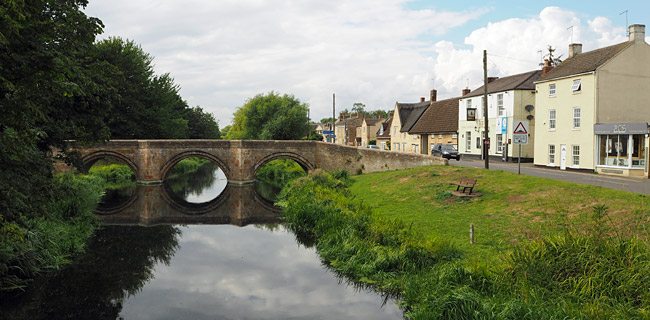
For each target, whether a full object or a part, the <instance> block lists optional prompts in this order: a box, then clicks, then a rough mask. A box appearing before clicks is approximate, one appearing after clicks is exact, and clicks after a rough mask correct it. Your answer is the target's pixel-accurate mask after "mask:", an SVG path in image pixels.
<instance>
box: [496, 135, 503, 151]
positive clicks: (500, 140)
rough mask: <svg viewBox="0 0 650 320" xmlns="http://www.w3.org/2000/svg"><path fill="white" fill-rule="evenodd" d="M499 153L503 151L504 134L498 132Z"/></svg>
mask: <svg viewBox="0 0 650 320" xmlns="http://www.w3.org/2000/svg"><path fill="white" fill-rule="evenodd" d="M497 153H503V135H501V134H497Z"/></svg>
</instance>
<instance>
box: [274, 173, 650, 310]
mask: <svg viewBox="0 0 650 320" xmlns="http://www.w3.org/2000/svg"><path fill="white" fill-rule="evenodd" d="M460 176H471V177H476V178H477V179H478V184H477V187H476V191H477V193H478V194H479V196H478V197H475V198H471V199H468V200H461V199H457V198H454V197H452V195H451V193H449V191H450V190H452V189H453V186H451V185H450V184H449V183H450V182H452V181H457V180H458V178H459V177H460ZM354 179H355V181H354V182H353V183H351V182H350V181H346V179H342V180H340V179H336V178H334V177H332V176H331V175H329V174H328V173H325V172H322V171H318V172H316V173H314V174H312V175H310V176H308V177H306V178H301V179H298V180H296V181H295V182H294V183H290V184H289V185H288V187H287V188H285V189H284V190H283V191H282V195H281V201H279V202H278V203H279V204H280V205H282V206H283V208H284V215H285V219H286V221H287V224H288V226H289V227H290V228H291V229H292V230H294V232H295V233H296V234H297V235H298V238H299V239H301V241H303V243H305V244H307V245H310V244H311V245H314V246H315V247H316V249H317V251H318V252H319V254H320V255H321V257H322V258H323V260H324V262H325V263H327V264H328V265H329V266H330V267H331V268H332V269H333V270H335V271H336V272H338V273H340V274H341V275H344V276H346V277H348V278H350V279H352V280H353V281H355V282H357V283H360V284H364V285H367V286H371V287H373V288H375V289H376V290H379V291H381V292H384V293H386V294H389V295H393V296H396V297H397V298H398V300H399V304H400V305H401V306H402V308H403V309H404V310H405V316H406V317H409V318H415V319H565V318H571V319H613V318H618V319H620V318H647V317H648V316H650V314H648V311H647V310H649V308H650V299H649V298H650V289H648V288H647V286H646V285H644V283H648V281H650V247H649V246H648V244H647V238H648V233H647V228H646V227H645V226H646V225H647V221H648V219H649V214H648V212H649V211H648V208H646V205H645V202H647V197H646V196H643V195H638V194H631V193H627V192H622V191H615V190H609V189H604V188H600V187H593V186H586V185H578V184H573V183H567V182H562V181H555V180H549V179H543V178H536V177H529V176H518V175H515V174H511V173H507V172H501V171H487V170H481V169H466V168H455V167H425V168H417V169H411V170H402V171H392V172H383V173H373V174H364V175H363V176H356V177H355V178H354ZM470 223H473V224H474V225H475V226H476V238H475V239H476V242H475V243H474V244H469V225H470Z"/></svg>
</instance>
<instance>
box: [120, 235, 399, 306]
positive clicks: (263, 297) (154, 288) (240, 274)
mask: <svg viewBox="0 0 650 320" xmlns="http://www.w3.org/2000/svg"><path fill="white" fill-rule="evenodd" d="M180 244H181V249H180V250H179V251H178V252H177V253H176V255H175V256H174V258H173V259H172V262H171V265H170V266H165V265H158V266H156V274H155V279H153V280H152V281H151V282H150V283H149V284H147V285H146V286H145V287H144V288H143V290H142V292H140V293H139V294H137V295H136V296H135V297H131V298H130V299H129V300H127V301H125V303H124V309H123V311H122V316H123V317H124V318H125V319H132V318H138V319H188V318H192V319H289V318H301V319H304V318H308V319H313V318H319V319H401V318H402V312H401V311H400V310H399V308H398V307H397V306H395V305H394V304H392V303H388V304H386V305H385V306H384V307H381V302H382V298H381V297H380V296H378V295H376V294H374V293H366V292H357V291H356V289H354V288H353V287H348V286H345V285H339V284H338V279H337V278H336V277H335V276H334V275H333V274H332V273H330V272H329V271H326V270H325V269H324V267H323V266H321V263H320V260H319V257H318V255H317V254H316V252H315V251H314V250H313V249H307V248H304V247H302V246H299V245H298V244H297V243H296V241H295V240H294V236H293V235H292V234H291V233H290V232H288V231H285V230H279V231H274V232H270V231H268V230H262V229H257V228H255V227H252V226H248V227H244V228H239V227H234V226H228V225H220V226H190V227H187V229H185V230H184V231H183V237H182V239H181V241H180Z"/></svg>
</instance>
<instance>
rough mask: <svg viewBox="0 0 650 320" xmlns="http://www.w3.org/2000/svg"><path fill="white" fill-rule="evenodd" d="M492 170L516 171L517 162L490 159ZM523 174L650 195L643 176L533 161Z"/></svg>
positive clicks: (478, 163) (477, 164) (475, 163)
mask: <svg viewBox="0 0 650 320" xmlns="http://www.w3.org/2000/svg"><path fill="white" fill-rule="evenodd" d="M449 165H450V166H459V167H471V168H485V161H483V160H466V159H462V160H460V161H456V160H450V161H449ZM490 170H502V171H510V172H515V173H516V172H517V163H511V162H502V161H490ZM521 174H525V175H529V176H536V177H543V178H550V179H557V180H563V181H569V182H576V183H582V184H590V185H594V186H600V187H605V188H610V189H618V190H624V191H630V192H635V193H641V194H647V195H650V180H649V179H643V178H629V177H618V176H608V175H602V174H595V173H587V172H577V171H571V170H559V169H551V168H545V167H540V166H535V165H534V164H532V163H522V164H521Z"/></svg>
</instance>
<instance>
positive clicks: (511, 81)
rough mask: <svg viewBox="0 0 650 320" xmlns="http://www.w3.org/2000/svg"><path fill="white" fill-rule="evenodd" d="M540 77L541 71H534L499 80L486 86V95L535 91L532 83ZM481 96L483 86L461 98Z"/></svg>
mask: <svg viewBox="0 0 650 320" xmlns="http://www.w3.org/2000/svg"><path fill="white" fill-rule="evenodd" d="M541 76H542V71H541V70H534V71H528V72H526V73H520V74H515V75H512V76H507V77H503V78H499V79H496V80H494V81H492V82H490V83H488V84H487V88H488V90H487V91H488V93H495V92H502V91H508V90H535V84H534V83H533V82H534V81H537V80H538V79H539V78H540V77H541ZM482 94H483V86H480V87H479V88H478V89H475V90H473V91H472V92H470V93H468V94H466V95H464V96H463V98H471V97H476V96H480V95H482Z"/></svg>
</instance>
